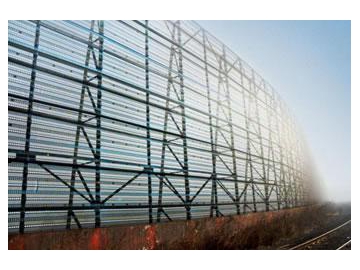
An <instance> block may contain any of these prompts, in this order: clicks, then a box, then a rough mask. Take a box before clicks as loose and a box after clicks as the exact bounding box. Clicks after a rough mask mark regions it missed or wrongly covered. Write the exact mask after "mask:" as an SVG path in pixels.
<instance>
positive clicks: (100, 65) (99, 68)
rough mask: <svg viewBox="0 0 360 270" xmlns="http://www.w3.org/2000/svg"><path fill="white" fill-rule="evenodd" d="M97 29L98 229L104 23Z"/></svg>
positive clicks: (98, 216) (99, 223) (96, 223)
mask: <svg viewBox="0 0 360 270" xmlns="http://www.w3.org/2000/svg"><path fill="white" fill-rule="evenodd" d="M98 28H99V37H98V39H99V56H98V65H97V67H96V70H97V72H98V73H97V79H98V83H97V104H96V150H95V153H96V157H95V166H96V173H95V200H96V207H95V227H96V228H97V227H100V225H101V217H100V206H101V193H100V192H101V184H100V179H101V168H100V166H101V99H102V89H101V88H102V68H103V53H104V38H103V36H104V21H98Z"/></svg>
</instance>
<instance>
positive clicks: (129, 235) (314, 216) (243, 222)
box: [8, 206, 323, 249]
mask: <svg viewBox="0 0 360 270" xmlns="http://www.w3.org/2000/svg"><path fill="white" fill-rule="evenodd" d="M322 216H323V212H322V210H321V207H319V206H312V207H301V208H294V209H286V210H280V211H274V212H258V213H251V214H247V215H240V216H230V217H219V218H205V219H201V220H190V221H176V222H168V223H160V224H153V225H145V226H144V225H135V226H117V227H107V228H95V229H80V230H72V231H65V230H64V231H56V232H55V231H54V232H42V233H39V232H37V233H28V234H15V235H9V239H8V248H9V249H258V248H271V247H272V246H273V245H274V244H276V242H278V240H279V239H281V238H286V237H293V236H296V235H297V234H301V233H302V232H303V231H304V230H306V229H308V228H309V227H310V226H313V225H314V223H316V222H319V220H320V219H321V217H322Z"/></svg>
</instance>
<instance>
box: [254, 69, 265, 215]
mask: <svg viewBox="0 0 360 270" xmlns="http://www.w3.org/2000/svg"><path fill="white" fill-rule="evenodd" d="M251 82H252V84H251V85H252V86H253V88H254V93H255V95H256V97H255V115H256V121H257V125H258V139H259V143H260V155H261V164H262V169H263V175H262V180H263V182H264V189H265V210H266V211H269V187H268V180H267V179H266V170H265V161H264V146H263V141H262V132H261V125H260V115H259V103H258V99H259V98H258V91H260V90H259V89H257V86H256V82H255V73H254V70H252V76H251Z"/></svg>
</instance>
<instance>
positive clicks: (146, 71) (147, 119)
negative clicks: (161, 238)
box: [145, 20, 153, 223]
mask: <svg viewBox="0 0 360 270" xmlns="http://www.w3.org/2000/svg"><path fill="white" fill-rule="evenodd" d="M145 88H146V149H147V151H146V154H147V166H148V168H147V178H148V204H149V223H152V221H153V220H152V219H153V218H152V186H151V185H152V183H151V173H152V166H151V137H150V105H149V101H150V89H149V31H148V21H147V20H146V21H145Z"/></svg>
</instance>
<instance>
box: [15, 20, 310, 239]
mask: <svg viewBox="0 0 360 270" xmlns="http://www.w3.org/2000/svg"><path fill="white" fill-rule="evenodd" d="M8 28H9V36H8V41H9V51H8V56H9V74H8V80H9V90H8V98H9V111H8V122H9V131H8V137H9V143H8V147H9V171H8V173H9V232H12V231H20V232H24V231H32V230H43V229H64V228H68V229H70V228H75V227H94V226H95V227H98V226H107V225H112V224H130V223H147V222H161V221H167V220H175V219H191V218H200V217H207V216H221V215H231V214H242V213H246V212H252V211H265V210H266V211H269V210H277V209H281V208H285V207H296V206H301V205H305V204H307V203H309V202H310V200H311V190H310V183H311V182H312V181H314V180H313V178H314V177H313V175H312V172H311V170H310V169H309V168H311V165H309V164H308V159H307V153H306V150H305V149H306V148H305V145H304V143H303V140H302V138H301V136H300V135H299V134H300V132H299V130H298V128H297V127H296V125H295V124H294V120H293V117H292V116H290V114H289V113H288V110H287V108H286V106H285V105H284V103H283V102H282V100H281V99H280V97H279V96H278V94H277V93H276V92H275V91H274V90H273V88H272V87H271V85H269V83H267V82H266V81H265V80H264V79H263V78H262V77H261V76H260V75H259V74H257V73H256V72H255V71H254V70H253V69H252V68H251V67H250V66H249V65H248V64H247V63H246V62H244V61H243V60H241V59H240V58H239V57H238V56H237V55H236V54H234V53H233V52H232V51H231V50H230V49H229V48H227V47H226V46H225V45H224V44H222V43H221V42H219V41H218V40H217V39H216V38H214V37H213V36H211V35H210V34H209V33H207V32H206V31H205V30H204V29H201V28H200V27H199V26H198V25H197V24H196V23H194V22H190V21H149V22H148V21H9V25H8Z"/></svg>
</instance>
